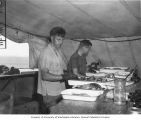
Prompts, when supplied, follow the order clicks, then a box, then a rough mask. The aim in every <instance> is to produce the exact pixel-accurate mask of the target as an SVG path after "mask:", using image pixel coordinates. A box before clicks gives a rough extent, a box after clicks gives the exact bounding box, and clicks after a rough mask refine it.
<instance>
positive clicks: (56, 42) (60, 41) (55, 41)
mask: <svg viewBox="0 0 141 120" xmlns="http://www.w3.org/2000/svg"><path fill="white" fill-rule="evenodd" d="M51 39H52V42H53V44H54V45H55V47H56V48H60V47H61V46H62V44H63V40H64V37H61V36H58V35H56V36H52V37H51Z"/></svg>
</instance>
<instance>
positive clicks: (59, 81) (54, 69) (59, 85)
mask: <svg viewBox="0 0 141 120" xmlns="http://www.w3.org/2000/svg"><path fill="white" fill-rule="evenodd" d="M65 34H66V32H65V30H64V29H63V28H62V27H54V28H53V29H52V30H51V31H50V43H49V44H48V46H47V47H46V48H45V49H44V50H43V51H42V52H41V55H40V58H39V64H38V68H39V79H38V90H37V92H38V93H39V94H40V95H42V96H43V102H44V103H45V104H46V106H47V107H50V106H52V105H55V104H56V103H57V102H58V101H59V100H60V99H61V95H60V93H61V91H63V90H64V89H66V88H65V80H68V79H71V78H73V76H67V75H65V74H64V70H65V69H66V62H65V60H64V57H63V53H62V52H61V50H60V48H61V45H62V44H63V40H64V37H65Z"/></svg>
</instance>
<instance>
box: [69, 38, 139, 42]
mask: <svg viewBox="0 0 141 120" xmlns="http://www.w3.org/2000/svg"><path fill="white" fill-rule="evenodd" d="M117 39H118V38H117ZM71 40H73V41H78V42H80V41H81V40H83V39H71ZM87 40H92V39H87ZM93 40H94V41H101V42H133V41H141V38H134V39H130V40H115V41H113V40H104V39H100V38H94V39H93Z"/></svg>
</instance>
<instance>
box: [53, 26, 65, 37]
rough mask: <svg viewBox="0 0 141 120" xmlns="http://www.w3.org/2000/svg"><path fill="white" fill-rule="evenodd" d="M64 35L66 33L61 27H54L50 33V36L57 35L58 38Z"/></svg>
mask: <svg viewBox="0 0 141 120" xmlns="http://www.w3.org/2000/svg"><path fill="white" fill-rule="evenodd" d="M65 34H66V31H65V29H64V28H62V27H54V28H52V29H51V31H50V36H55V35H58V36H61V37H64V36H65Z"/></svg>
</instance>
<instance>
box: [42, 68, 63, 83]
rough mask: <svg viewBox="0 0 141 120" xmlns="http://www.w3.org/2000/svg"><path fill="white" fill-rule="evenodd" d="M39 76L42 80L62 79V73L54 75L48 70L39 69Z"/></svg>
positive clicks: (53, 80)
mask: <svg viewBox="0 0 141 120" xmlns="http://www.w3.org/2000/svg"><path fill="white" fill-rule="evenodd" d="M41 76H42V80H43V81H51V82H56V81H61V80H62V79H63V78H62V75H55V74H52V73H49V70H41Z"/></svg>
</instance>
